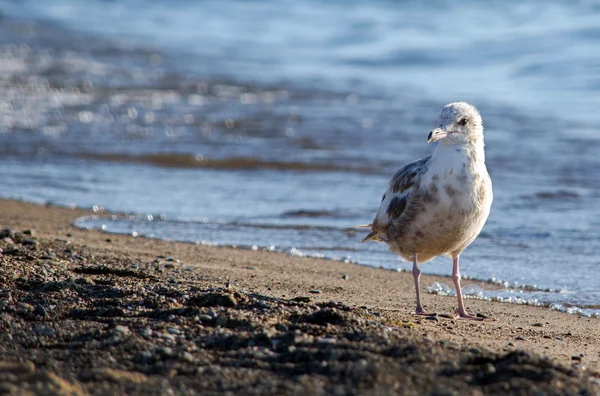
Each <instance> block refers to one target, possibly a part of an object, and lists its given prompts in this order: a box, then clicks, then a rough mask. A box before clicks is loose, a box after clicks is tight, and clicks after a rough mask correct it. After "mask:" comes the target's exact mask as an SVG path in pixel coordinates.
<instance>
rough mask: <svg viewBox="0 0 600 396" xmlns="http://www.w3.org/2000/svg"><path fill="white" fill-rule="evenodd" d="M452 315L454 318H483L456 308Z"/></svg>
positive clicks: (479, 319)
mask: <svg viewBox="0 0 600 396" xmlns="http://www.w3.org/2000/svg"><path fill="white" fill-rule="evenodd" d="M454 315H455V316H456V319H466V320H477V321H482V320H483V318H482V317H479V316H473V315H471V314H468V313H467V312H466V311H461V310H456V312H455V313H454Z"/></svg>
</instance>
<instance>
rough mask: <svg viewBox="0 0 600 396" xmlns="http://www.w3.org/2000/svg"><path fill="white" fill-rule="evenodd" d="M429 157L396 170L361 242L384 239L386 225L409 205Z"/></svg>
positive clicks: (400, 214) (399, 215)
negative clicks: (367, 232)
mask: <svg viewBox="0 0 600 396" xmlns="http://www.w3.org/2000/svg"><path fill="white" fill-rule="evenodd" d="M430 159H431V156H428V157H425V158H421V159H419V160H417V161H415V162H411V163H410V164H408V165H406V166H404V167H403V168H402V169H400V170H399V171H398V172H396V174H395V175H394V177H392V180H390V184H389V186H388V189H387V190H386V192H385V194H383V197H382V198H381V204H380V205H379V209H378V210H377V215H376V216H375V220H373V224H371V232H370V233H369V234H368V235H367V236H366V237H365V238H363V240H362V241H361V242H366V241H378V242H385V241H386V236H387V235H386V231H387V228H388V225H389V224H390V223H391V222H394V221H396V220H398V219H399V218H400V217H401V216H402V214H403V213H405V212H406V211H407V208H409V207H410V205H411V199H410V197H411V194H413V193H414V192H415V191H416V190H418V188H419V186H420V183H421V177H422V176H423V174H424V173H425V172H426V171H427V166H428V163H429V160H430Z"/></svg>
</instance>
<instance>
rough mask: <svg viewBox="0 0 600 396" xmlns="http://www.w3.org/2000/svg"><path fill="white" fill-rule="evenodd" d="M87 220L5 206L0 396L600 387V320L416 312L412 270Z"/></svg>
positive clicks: (449, 301) (486, 307)
mask: <svg viewBox="0 0 600 396" xmlns="http://www.w3.org/2000/svg"><path fill="white" fill-rule="evenodd" d="M90 214H92V213H91V212H90V211H85V210H80V209H66V208H57V207H53V206H39V205H34V204H27V203H23V202H17V201H12V200H0V229H4V228H9V229H11V233H10V235H9V236H8V237H7V238H5V239H2V238H0V248H1V249H2V252H1V253H0V265H1V269H0V282H1V283H0V288H1V289H0V352H1V354H0V378H2V380H0V392H1V391H2V390H4V391H7V392H11V393H15V392H32V393H39V394H46V393H47V392H55V393H57V394H69V393H70V394H85V393H115V392H116V393H119V392H126V393H144V394H145V393H148V392H149V393H156V394H167V393H169V392H174V393H177V394H180V393H181V394H193V393H196V392H197V393H204V394H210V393H229V394H269V393H272V394H306V393H309V392H310V393H314V394H340V395H343V394H389V393H401V394H465V393H467V394H469V393H470V394H481V393H484V394H487V393H514V394H533V393H535V392H536V391H539V392H542V394H544V393H545V394H552V393H555V394H564V393H580V392H581V393H583V394H599V393H598V392H600V381H599V378H600V374H599V372H600V363H599V361H600V343H599V339H600V320H598V319H593V318H586V317H579V316H575V315H568V314H564V313H560V312H556V311H550V310H548V309H547V308H540V307H531V306H522V305H513V304H504V303H496V302H489V301H480V300H474V299H468V300H467V302H466V304H467V307H468V309H469V310H471V311H475V312H479V313H482V314H484V315H486V316H488V317H489V319H486V320H485V321H483V322H472V321H462V320H454V319H448V318H444V317H443V316H438V317H437V318H435V319H433V320H432V319H426V318H423V317H416V316H414V315H412V314H411V312H412V310H413V308H414V290H413V281H412V276H411V275H410V274H408V273H402V272H394V271H388V270H382V269H375V268H369V267H362V266H358V265H352V264H344V263H340V262H332V261H327V260H319V259H312V258H299V257H291V256H287V255H284V254H279V253H269V252H261V251H248V250H238V249H232V248H220V247H207V246H196V245H193V244H185V243H175V242H166V241H157V240H150V239H145V238H133V237H130V236H122V235H108V234H104V233H100V232H94V231H83V230H79V229H76V228H74V227H73V226H72V222H73V220H74V219H75V218H77V217H79V216H85V215H90ZM25 230H34V232H33V234H34V235H32V236H30V235H27V234H24V233H23V231H25ZM448 270H449V271H450V263H449V266H448ZM434 281H441V282H445V283H448V284H451V281H450V279H449V278H441V277H434V276H424V277H423V279H422V283H423V285H429V284H431V283H433V282H434ZM464 283H465V284H466V283H476V282H471V281H468V282H464ZM479 285H480V286H481V287H482V288H490V287H494V286H493V285H489V284H485V283H479ZM424 303H425V306H426V309H428V310H429V311H434V312H438V313H440V314H443V313H451V312H453V311H454V309H455V303H456V299H455V298H454V297H443V296H436V295H430V294H425V296H424Z"/></svg>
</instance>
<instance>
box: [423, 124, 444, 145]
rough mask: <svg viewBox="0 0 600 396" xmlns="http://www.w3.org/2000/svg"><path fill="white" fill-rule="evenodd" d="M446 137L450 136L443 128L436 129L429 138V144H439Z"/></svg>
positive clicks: (430, 133)
mask: <svg viewBox="0 0 600 396" xmlns="http://www.w3.org/2000/svg"><path fill="white" fill-rule="evenodd" d="M446 136H448V133H447V132H446V131H444V130H443V129H442V128H435V129H434V130H433V131H431V132H429V136H427V143H432V142H437V141H438V140H441V139H443V138H445V137H446Z"/></svg>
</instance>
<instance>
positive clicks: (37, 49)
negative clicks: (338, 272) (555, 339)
mask: <svg viewBox="0 0 600 396" xmlns="http://www.w3.org/2000/svg"><path fill="white" fill-rule="evenodd" d="M0 15H1V17H0V86H1V88H2V92H3V94H2V95H0V169H1V172H0V196H2V197H10V198H17V199H23V200H29V201H34V202H52V203H55V204H58V205H78V206H81V207H95V208H97V210H98V216H96V217H90V218H82V219H79V220H78V221H77V222H76V225H77V226H79V227H82V228H90V229H102V230H105V231H106V232H113V233H129V234H134V235H145V236H151V237H156V238H164V239H173V240H182V241H190V242H196V243H199V244H216V245H228V246H238V247H240V248H250V249H265V250H273V251H283V252H287V253H289V254H294V255H308V256H316V257H326V258H330V259H334V260H341V261H347V262H353V263H359V264H363V265H371V266H376V267H384V268H389V269H408V268H410V266H411V265H410V263H405V262H401V261H399V260H398V259H397V258H396V257H395V256H394V255H392V254H391V253H389V252H388V251H387V249H386V248H385V246H383V245H380V244H375V243H369V244H359V243H358V242H359V241H360V239H361V238H362V235H363V233H362V231H360V230H353V229H350V228H349V227H350V226H352V225H355V224H364V223H368V222H370V221H371V220H372V218H373V216H374V213H375V212H376V210H377V207H378V204H379V199H380V197H381V194H382V192H383V191H384V190H385V188H386V186H387V182H388V180H389V178H390V177H391V176H392V175H393V174H394V172H395V170H396V169H398V168H399V167H401V166H402V165H403V164H405V163H406V162H408V161H411V160H414V159H416V158H419V157H422V156H425V155H428V154H429V153H430V152H431V151H432V150H433V146H431V145H427V144H426V139H427V134H428V132H429V131H430V130H431V128H432V127H433V125H434V123H435V120H436V117H437V114H438V112H439V111H440V109H441V107H442V106H443V105H444V104H445V103H447V102H450V101H456V100H467V101H470V102H472V103H473V104H475V105H476V106H477V107H478V108H479V110H480V111H481V113H482V116H483V119H484V124H485V127H486V153H487V164H488V169H489V171H490V174H491V176H492V180H493V183H494V195H495V201H494V205H493V208H492V214H491V216H490V218H489V220H488V223H487V224H486V226H485V228H484V230H483V232H482V234H481V236H480V237H479V238H478V239H477V240H476V241H475V242H474V243H473V244H472V245H471V246H470V247H469V248H468V249H467V250H466V251H465V252H464V253H463V255H462V257H461V268H462V272H463V274H464V275H467V276H468V277H470V278H476V279H481V280H492V281H494V282H499V283H502V284H504V285H505V288H504V289H503V290H500V291H493V292H492V291H486V290H484V291H481V293H480V291H479V290H475V289H473V288H472V289H473V290H471V292H472V294H474V295H479V296H480V297H481V296H482V297H484V298H491V299H500V300H506V301H512V302H517V303H519V302H528V303H533V304H539V305H545V306H549V307H551V308H553V309H561V310H566V311H569V312H573V313H582V314H586V315H598V314H600V290H599V289H598V279H599V275H600V259H598V257H599V253H600V206H599V205H598V202H599V198H600V171H599V170H598V169H600V158H599V156H598V154H597V153H598V152H600V130H599V128H598V123H599V121H600V115H598V111H597V109H598V107H599V105H600V56H599V55H598V54H600V27H599V26H598V23H597V21H598V20H600V7H599V6H597V5H596V4H595V3H593V2H585V1H580V2H571V3H564V2H559V1H550V2H541V1H525V2H486V3H480V2H476V1H467V2H463V3H461V6H460V7H458V6H456V4H455V3H452V2H445V1H433V2H426V3H425V2H411V1H405V2H401V1H371V2H365V1H362V2H361V1H350V2H331V1H322V0H321V1H316V0H312V1H295V2H292V1H268V0H262V1H260V0H257V1H252V2H246V1H206V2H195V1H185V0H179V1H175V2H168V3H167V2H161V1H158V0H144V1H141V0H114V1H88V2H77V1H73V0H56V1H53V2H44V3H40V2H34V1H19V2H17V1H2V0H0ZM103 211H111V212H119V213H127V215H124V216H116V217H113V216H106V215H105V214H103ZM423 271H424V272H426V273H435V274H442V275H448V274H449V273H450V271H451V264H450V261H449V260H448V259H444V258H438V259H436V260H434V261H432V262H431V263H428V264H426V265H424V266H423ZM466 283H468V282H466ZM440 287H441V289H440V290H442V291H443V289H444V288H443V286H439V285H436V286H435V287H434V289H435V288H438V289H439V288H440Z"/></svg>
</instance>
